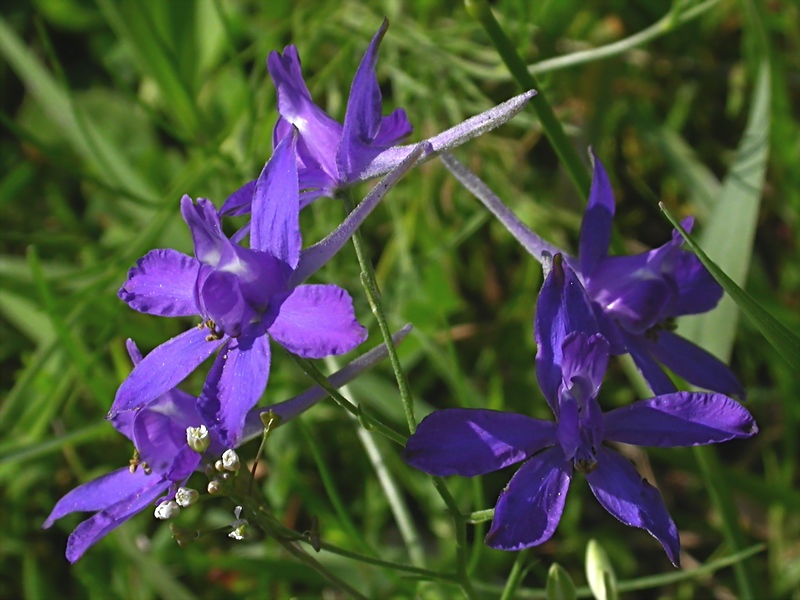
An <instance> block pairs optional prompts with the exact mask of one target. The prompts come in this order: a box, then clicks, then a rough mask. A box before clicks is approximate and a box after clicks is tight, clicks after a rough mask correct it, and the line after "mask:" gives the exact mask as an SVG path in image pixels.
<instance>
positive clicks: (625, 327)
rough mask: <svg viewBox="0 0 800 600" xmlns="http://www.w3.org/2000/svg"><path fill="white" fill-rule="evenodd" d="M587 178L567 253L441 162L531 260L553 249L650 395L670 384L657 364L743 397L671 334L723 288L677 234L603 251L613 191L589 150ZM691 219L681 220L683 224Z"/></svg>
mask: <svg viewBox="0 0 800 600" xmlns="http://www.w3.org/2000/svg"><path fill="white" fill-rule="evenodd" d="M592 158H593V161H594V177H593V180H592V188H591V192H590V195H589V203H588V205H587V207H586V212H585V213H584V216H583V222H582V224H581V233H580V243H579V249H578V256H577V257H572V256H569V255H567V254H566V253H564V251H563V250H561V249H559V248H556V247H555V246H553V245H552V244H549V243H548V242H546V241H544V240H543V239H542V238H540V237H539V236H538V235H536V234H535V233H534V232H533V231H531V230H530V229H528V227H526V226H525V225H524V224H523V223H522V222H521V221H520V220H519V219H518V218H517V217H516V215H514V213H512V212H511V210H509V208H508V207H507V206H505V204H503V202H502V201H501V200H500V199H499V198H498V197H497V196H496V195H495V194H493V193H492V192H491V190H489V188H488V187H487V186H486V185H485V184H484V183H483V182H482V181H480V179H478V178H477V176H475V175H474V174H473V173H471V172H470V171H469V170H468V169H467V168H466V167H464V165H462V164H461V163H459V162H458V161H457V160H456V159H455V158H454V157H453V156H451V155H445V156H443V157H442V161H443V162H444V163H445V165H447V168H448V169H449V170H450V171H451V172H452V173H453V174H454V175H455V176H456V178H457V179H458V180H459V181H460V182H461V183H462V184H464V186H465V187H466V188H467V189H469V190H470V191H471V192H472V193H473V194H475V196H476V197H477V198H478V199H479V200H481V202H483V203H484V205H485V206H486V207H487V208H488V209H489V210H490V211H491V212H492V213H493V214H494V215H495V216H496V217H497V218H498V219H499V220H500V222H502V223H503V224H504V225H505V226H506V228H507V229H508V230H509V232H510V233H511V234H512V235H513V236H514V237H515V238H516V239H517V240H518V241H519V242H520V243H521V244H522V246H523V247H524V248H525V249H526V250H527V251H528V252H529V253H530V254H531V255H532V256H533V257H534V258H536V259H537V260H538V261H540V262H541V261H542V257H543V256H544V254H545V253H547V254H550V255H555V254H556V253H561V254H563V255H564V260H565V261H566V262H567V263H568V264H569V265H570V266H571V267H572V268H573V269H574V270H575V272H576V273H577V274H578V276H579V278H580V280H581V282H582V283H583V285H584V286H585V288H586V291H587V292H588V294H589V297H590V298H591V300H592V307H593V309H594V311H595V316H596V317H597V320H598V323H599V325H600V330H601V332H602V333H603V335H604V336H605V337H606V339H607V341H608V342H609V344H610V347H611V353H612V354H625V353H630V355H631V357H632V358H633V360H634V362H635V363H636V366H637V367H638V368H639V370H640V371H641V372H642V375H643V376H644V378H645V379H646V380H647V382H648V384H649V385H650V388H651V389H652V390H653V392H654V393H656V394H666V393H669V392H674V391H676V390H677V388H676V386H675V384H674V383H673V382H672V380H671V379H670V378H669V376H668V375H667V374H666V373H665V372H664V370H663V369H662V367H661V365H665V366H666V367H668V368H669V369H670V370H671V371H673V372H674V373H675V374H677V375H679V376H681V377H682V378H684V379H685V380H686V381H688V382H689V383H692V384H694V385H696V386H699V387H701V388H705V389H708V390H713V391H715V392H719V393H722V394H727V395H730V396H735V397H739V398H744V397H745V392H744V388H743V387H742V385H741V383H740V382H739V380H738V379H737V378H736V376H735V375H734V374H733V372H732V371H731V370H730V368H728V366H727V365H726V364H724V363H723V362H722V361H720V360H719V359H718V358H716V357H715V356H713V355H712V354H710V353H709V352H706V351H705V350H703V349H702V348H700V347H699V346H697V345H695V344H693V343H692V342H690V341H688V340H686V339H685V338H683V337H681V336H679V335H677V334H675V333H674V329H675V326H674V325H675V318H676V317H679V316H681V315H692V314H699V313H704V312H707V311H709V310H711V309H712V308H714V307H715V306H716V305H717V302H719V300H720V298H721V297H722V293H723V290H722V288H721V287H720V286H719V284H718V283H717V282H716V281H714V278H713V277H712V276H711V274H710V273H709V272H708V271H707V270H706V268H705V267H704V266H703V265H702V263H701V262H700V260H699V259H698V258H697V257H696V256H695V255H694V254H692V253H690V252H688V251H686V250H684V249H683V248H682V243H683V238H682V237H681V235H680V234H679V233H678V232H677V231H675V232H673V235H672V239H671V240H670V241H669V242H667V243H666V244H664V245H663V246H661V247H660V248H656V249H655V250H651V251H649V252H643V253H641V254H635V255H632V256H609V255H608V250H609V246H610V244H611V230H612V223H613V220H614V210H615V205H614V193H613V190H612V189H611V184H610V183H609V180H608V176H607V174H606V172H605V169H604V168H603V165H602V163H601V162H600V160H599V159H597V158H596V157H595V156H594V154H592ZM692 224H693V219H692V218H688V219H686V220H684V221H683V223H682V226H683V227H684V228H685V229H687V230H690V229H691V226H692Z"/></svg>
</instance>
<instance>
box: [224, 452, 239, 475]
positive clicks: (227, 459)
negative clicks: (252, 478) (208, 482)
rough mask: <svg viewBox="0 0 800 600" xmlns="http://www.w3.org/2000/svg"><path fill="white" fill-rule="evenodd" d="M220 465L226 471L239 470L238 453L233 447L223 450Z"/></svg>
mask: <svg viewBox="0 0 800 600" xmlns="http://www.w3.org/2000/svg"><path fill="white" fill-rule="evenodd" d="M222 466H223V468H224V469H225V470H226V471H238V470H239V455H238V454H236V451H235V450H233V449H228V450H225V452H224V453H223V454H222Z"/></svg>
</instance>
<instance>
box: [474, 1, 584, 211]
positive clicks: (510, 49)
mask: <svg viewBox="0 0 800 600" xmlns="http://www.w3.org/2000/svg"><path fill="white" fill-rule="evenodd" d="M464 3H465V5H466V7H467V12H469V13H470V14H471V15H472V16H473V17H474V18H475V19H477V20H478V21H479V22H480V24H481V25H482V26H483V28H484V29H485V30H486V33H487V34H488V35H489V38H490V39H491V40H492V43H493V44H494V46H495V48H497V52H498V53H499V54H500V57H501V58H502V59H503V62H504V63H505V64H506V67H508V70H509V71H511V74H512V75H513V77H514V79H516V80H517V83H519V84H520V86H522V88H523V89H526V90H528V89H531V88H534V89H536V90H537V91H538V92H539V93H538V94H537V95H536V96H534V97H533V98H531V100H530V104H531V106H533V109H534V110H535V111H536V116H537V117H539V122H540V123H541V124H542V131H544V134H545V136H546V137H547V139H548V140H549V141H550V144H551V145H552V147H553V150H555V152H556V154H557V155H558V158H559V160H560V161H561V163H562V164H563V165H564V167H565V168H566V170H567V173H568V174H569V176H570V179H572V182H573V183H574V184H575V187H576V188H577V189H578V192H580V194H581V196H583V199H584V200H588V198H589V188H590V187H591V185H592V180H591V177H590V176H589V171H588V170H587V169H586V166H585V165H584V164H583V162H582V161H581V159H580V157H579V156H578V153H577V152H576V151H575V148H574V147H573V146H572V144H571V143H570V141H569V139H568V138H567V135H566V134H565V133H564V128H563V127H561V123H560V122H559V121H558V119H557V118H556V115H555V113H554V112H553V109H552V107H551V106H550V104H549V103H548V102H547V98H546V97H545V94H544V93H543V92H542V89H541V87H540V86H539V83H538V82H537V81H536V78H535V77H534V76H533V75H531V74H530V73H529V72H528V67H527V65H526V64H525V62H524V61H523V60H522V58H521V57H520V55H519V54H518V53H517V50H516V48H514V45H513V43H512V42H511V40H510V39H508V36H507V35H506V34H505V32H504V31H503V30H502V28H501V27H500V24H499V23H498V22H497V20H496V19H495V18H494V15H493V14H492V9H491V8H490V6H489V3H488V2H487V1H486V0H465V2H464Z"/></svg>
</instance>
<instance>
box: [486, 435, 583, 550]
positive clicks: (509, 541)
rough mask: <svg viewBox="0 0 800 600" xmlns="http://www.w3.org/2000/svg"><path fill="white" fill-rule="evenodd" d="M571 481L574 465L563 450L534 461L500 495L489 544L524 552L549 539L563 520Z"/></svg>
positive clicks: (518, 472) (546, 454)
mask: <svg viewBox="0 0 800 600" xmlns="http://www.w3.org/2000/svg"><path fill="white" fill-rule="evenodd" d="M571 480H572V465H570V464H569V463H568V462H567V461H566V460H565V459H564V453H563V452H562V451H561V448H551V449H549V450H545V451H544V452H542V453H541V454H537V455H536V456H534V457H533V458H531V459H530V460H529V461H528V462H526V463H525V464H524V465H522V467H521V468H520V469H519V471H517V472H516V474H515V475H514V477H512V478H511V481H510V482H509V484H508V485H507V486H506V488H505V489H504V490H503V491H502V492H501V494H500V498H499V499H498V501H497V506H496V507H495V509H494V521H492V528H491V529H490V530H489V533H488V534H487V535H486V540H485V541H486V545H487V546H489V547H490V548H495V549H496V550H522V549H523V548H529V547H531V546H536V545H538V544H542V543H544V542H546V541H547V540H549V539H550V537H551V536H552V535H553V532H554V531H555V530H556V527H557V526H558V522H559V521H560V520H561V513H562V512H563V511H564V502H565V501H566V499H567V491H568V490H569V484H570V481H571Z"/></svg>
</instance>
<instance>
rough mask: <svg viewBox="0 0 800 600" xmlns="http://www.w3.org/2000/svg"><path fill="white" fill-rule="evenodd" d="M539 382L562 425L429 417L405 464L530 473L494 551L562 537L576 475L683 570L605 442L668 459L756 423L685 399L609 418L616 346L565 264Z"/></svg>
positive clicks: (666, 530) (697, 397) (489, 539)
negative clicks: (678, 449)
mask: <svg viewBox="0 0 800 600" xmlns="http://www.w3.org/2000/svg"><path fill="white" fill-rule="evenodd" d="M535 330H536V331H535V333H536V341H537V344H538V351H537V355H536V375H537V379H538V380H539V385H540V386H541V388H542V391H543V392H544V395H545V397H546V398H547V402H548V404H549V405H550V408H551V409H552V410H553V413H554V414H555V417H556V422H555V423H553V422H551V421H542V420H539V419H534V418H532V417H528V416H525V415H520V414H514V413H506V412H499V411H493V410H484V409H461V408H453V409H445V410H440V411H437V412H434V413H432V414H430V415H429V416H427V417H426V418H425V419H423V421H422V422H421V423H420V424H419V427H418V428H417V430H416V432H415V433H414V434H413V435H412V436H411V437H410V438H409V440H408V444H407V446H406V449H405V451H404V455H403V456H404V458H405V460H406V462H408V463H409V464H410V465H412V466H414V467H416V468H418V469H420V470H422V471H425V472H426V473H430V474H433V475H440V476H445V475H461V476H466V477H473V476H475V475H482V474H485V473H490V472H492V471H496V470H498V469H502V468H504V467H507V466H509V465H512V464H515V463H519V462H523V461H524V463H523V464H522V466H521V467H520V469H519V470H518V471H517V473H516V474H515V475H514V476H513V477H512V479H511V481H510V482H509V484H508V485H507V486H506V488H505V489H504V490H503V491H502V492H501V494H500V498H499V499H498V501H497V505H496V507H495V512H494V520H493V522H492V527H491V529H490V531H489V533H488V534H487V535H486V543H487V544H488V545H489V546H490V547H492V548H496V549H499V550H521V549H523V548H528V547H530V546H535V545H538V544H541V543H543V542H545V541H547V540H548V539H550V537H551V536H552V535H553V532H554V531H555V529H556V526H557V525H558V522H559V520H560V519H561V514H562V512H563V509H564V503H565V500H566V496H567V491H568V489H569V485H570V483H571V481H572V477H573V473H574V471H579V472H581V473H584V474H585V475H586V479H587V481H588V483H589V487H590V488H591V490H592V493H593V494H594V496H595V498H597V500H598V501H599V502H600V504H601V505H602V506H603V508H605V509H606V510H607V511H608V512H609V513H611V514H612V515H613V516H614V517H616V518H617V519H618V520H619V521H621V522H622V523H625V524H626V525H630V526H633V527H639V528H641V529H645V530H646V531H648V532H649V533H650V534H651V535H652V536H653V537H655V538H656V539H657V540H658V541H659V542H660V543H661V545H662V546H663V547H664V550H665V551H666V553H667V556H668V557H669V560H670V561H671V562H672V563H673V564H674V565H676V566H677V565H678V563H679V553H680V542H679V538H678V530H677V528H676V527H675V523H674V522H673V521H672V518H671V517H670V515H669V513H668V512H667V509H666V507H665V506H664V502H663V500H662V498H661V495H660V494H659V492H658V490H656V488H654V487H653V486H652V485H650V484H649V483H647V481H645V480H644V479H642V478H641V477H640V476H639V474H638V473H637V472H636V470H635V469H634V468H633V466H632V465H631V464H630V463H629V462H628V461H627V460H626V459H625V458H623V457H622V456H621V455H619V454H617V453H616V452H613V451H612V450H610V449H609V448H608V447H607V446H606V445H605V444H604V442H623V443H626V444H636V445H642V446H657V447H662V448H668V447H675V446H695V445H701V444H713V443H718V442H724V441H727V440H730V439H734V438H746V437H750V436H752V435H754V434H755V433H756V431H757V427H756V424H755V421H754V420H753V417H752V416H751V415H750V413H749V412H748V411H747V410H746V409H745V408H744V407H742V406H741V405H740V404H738V403H737V402H736V401H735V400H732V399H731V398H728V397H727V396H724V395H722V394H714V393H705V392H676V393H670V394H662V395H659V396H656V397H654V398H651V399H649V400H642V401H639V402H635V403H633V404H631V405H629V406H625V407H622V408H617V409H614V410H612V411H610V412H607V413H603V412H602V411H601V409H600V405H599V403H598V401H597V396H598V393H599V391H600V385H601V383H602V380H603V376H604V374H605V371H606V366H607V364H608V357H609V354H610V348H609V343H608V341H607V340H606V338H605V337H604V336H603V335H602V333H600V328H599V327H598V324H597V322H596V320H595V316H594V311H593V309H592V307H591V301H590V300H589V298H588V296H587V295H586V291H585V290H584V288H583V286H582V284H581V282H580V280H579V279H578V277H577V276H576V275H575V273H574V272H573V271H572V269H570V267H569V266H568V265H566V264H563V263H562V261H561V258H560V256H557V257H556V260H555V261H554V262H553V265H552V269H551V270H550V273H549V274H548V275H547V277H546V279H545V283H544V285H543V287H542V292H541V294H540V296H539V302H538V307H537V310H536V319H535Z"/></svg>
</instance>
